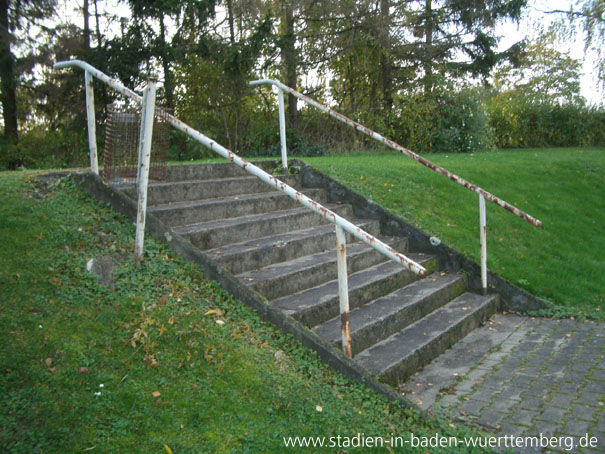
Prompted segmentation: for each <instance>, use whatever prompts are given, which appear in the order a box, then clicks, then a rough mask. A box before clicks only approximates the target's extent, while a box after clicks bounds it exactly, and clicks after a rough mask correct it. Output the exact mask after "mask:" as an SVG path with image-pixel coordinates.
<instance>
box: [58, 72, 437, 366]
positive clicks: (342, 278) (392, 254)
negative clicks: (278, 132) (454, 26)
mask: <svg viewBox="0 0 605 454" xmlns="http://www.w3.org/2000/svg"><path fill="white" fill-rule="evenodd" d="M54 67H55V68H56V69H63V68H68V67H78V68H81V69H83V70H84V71H87V72H88V73H90V74H91V75H93V76H94V77H96V78H97V79H99V80H101V81H102V82H104V83H106V84H107V85H109V86H110V87H112V88H114V89H115V90H117V91H118V92H120V93H122V94H123V95H125V96H127V97H129V98H130V99H132V100H134V101H136V102H137V103H139V104H141V103H142V97H141V96H140V95H138V94H136V93H135V92H133V91H132V90H129V89H128V88H126V87H124V86H123V85H122V84H120V83H119V82H118V81H117V80H115V79H112V78H110V77H109V76H107V75H106V74H104V73H102V72H101V71H99V70H98V69H96V68H94V67H93V66H91V65H89V64H88V63H86V62H83V61H81V60H70V61H63V62H58V63H55V65H54ZM167 120H168V123H170V124H171V125H172V126H173V127H175V128H176V129H178V130H179V131H182V132H183V133H185V134H187V135H188V136H190V137H192V138H193V139H195V140H197V141H198V142H200V143H202V144H203V145H205V146H206V147H208V148H210V149H211V150H212V151H214V152H215V153H217V154H218V155H220V156H222V157H224V158H227V159H229V160H230V161H231V162H233V163H234V164H235V165H237V166H239V167H241V168H242V169H244V170H245V171H246V172H248V173H250V174H252V175H254V176H256V177H258V178H260V179H261V180H262V181H264V182H265V183H267V184H269V185H271V186H273V187H274V188H276V189H277V190H279V191H281V192H283V193H285V194H286V195H288V196H289V197H290V198H292V199H294V200H296V201H298V202H299V203H300V204H302V205H304V206H305V207H307V208H309V209H311V210H312V211H314V212H315V213H317V214H319V215H320V216H322V217H323V218H324V219H327V220H328V221H329V222H331V223H332V224H335V225H336V232H337V245H338V247H339V253H340V251H341V250H343V251H346V248H342V246H343V245H344V238H345V235H344V232H347V233H349V234H351V235H353V236H354V237H355V238H357V239H358V240H360V241H362V242H364V243H365V244H367V245H369V246H370V247H372V248H374V249H375V250H377V251H378V252H380V253H381V254H383V255H384V256H386V257H387V258H389V259H390V260H392V261H394V262H396V263H398V264H400V265H402V266H404V267H405V268H407V269H408V270H409V271H411V272H413V273H415V274H417V275H420V276H424V275H426V273H427V270H426V269H425V268H424V267H423V266H422V265H420V264H418V263H416V262H415V261H414V260H412V259H410V258H409V257H406V256H405V255H403V254H401V253H399V252H397V251H396V250H395V249H393V248H392V247H390V246H389V245H387V244H385V243H383V242H382V241H380V240H379V239H378V238H376V237H374V236H373V235H371V234H369V233H368V232H366V231H365V230H363V229H361V228H359V227H357V226H356V225H355V224H353V223H351V222H349V221H347V220H346V219H344V218H342V217H341V216H339V215H338V214H336V213H334V212H333V211H331V210H329V209H328V208H326V207H324V206H323V205H321V204H320V203H318V202H316V201H314V200H313V199H311V198H309V197H307V196H306V195H304V194H303V193H301V192H300V191H297V190H296V189H294V188H292V187H290V186H288V185H287V184H286V183H284V182H283V181H280V180H279V179H277V178H276V177H274V176H273V175H270V174H269V173H267V172H265V171H264V170H262V169H261V168H259V167H257V166H255V165H254V164H252V163H250V162H248V161H246V160H244V159H242V158H241V157H239V156H238V155H236V154H235V153H233V152H232V151H231V150H229V149H227V148H225V147H223V146H222V145H220V144H218V143H217V142H215V141H214V140H212V139H210V138H208V137H206V136H205V135H204V134H202V133H201V132H199V131H196V130H195V129H193V128H192V127H191V126H189V125H187V124H185V123H184V122H182V121H181V120H179V119H178V118H176V117H174V116H172V115H168V114H167ZM284 145H285V143H284ZM343 263H344V265H343ZM338 267H339V273H338V274H339V294H340V296H341V308H342V307H346V313H345V314H341V317H342V319H343V324H342V329H343V340H345V339H347V340H348V345H346V342H343V349H344V351H345V353H346V354H347V356H349V357H350V356H351V345H350V339H351V336H350V332H349V331H348V330H349V324H348V315H349V314H348V293H347V295H346V302H345V301H343V294H344V293H345V292H346V289H347V283H346V279H347V273H346V259H345V260H342V259H341V258H339V259H338ZM343 267H344V271H343ZM345 319H346V320H347V323H346V325H345V323H344V320H345ZM345 329H346V330H347V332H346V333H345Z"/></svg>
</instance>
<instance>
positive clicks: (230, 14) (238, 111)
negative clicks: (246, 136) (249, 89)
mask: <svg viewBox="0 0 605 454" xmlns="http://www.w3.org/2000/svg"><path fill="white" fill-rule="evenodd" d="M227 19H228V21H229V44H230V45H231V49H232V51H233V52H237V49H236V42H235V17H234V13H233V0H227ZM235 69H236V71H237V73H236V74H233V76H234V77H233V84H234V95H235V121H234V125H235V132H234V143H233V147H234V149H235V150H237V149H238V148H239V133H240V122H241V117H242V108H241V99H242V90H241V85H240V84H241V72H240V68H239V60H238V61H237V64H236V65H235Z"/></svg>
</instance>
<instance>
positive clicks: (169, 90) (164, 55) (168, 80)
mask: <svg viewBox="0 0 605 454" xmlns="http://www.w3.org/2000/svg"><path fill="white" fill-rule="evenodd" d="M160 45H161V46H162V49H161V51H160V55H161V60H162V69H163V70H164V91H165V92H166V107H167V108H168V109H172V108H173V107H174V97H173V96H174V81H173V77H172V70H171V69H170V60H169V58H168V46H167V44H166V27H165V25H164V15H163V14H162V15H161V16H160Z"/></svg>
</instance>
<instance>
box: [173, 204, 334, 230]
mask: <svg viewBox="0 0 605 454" xmlns="http://www.w3.org/2000/svg"><path fill="white" fill-rule="evenodd" d="M343 206H345V205H328V206H327V208H328V209H330V210H334V209H338V208H339V207H343ZM304 213H314V214H316V213H315V212H313V211H311V210H309V209H308V208H306V207H301V208H294V209H291V210H280V211H273V212H271V213H270V215H271V217H272V218H278V217H290V216H296V215H298V214H304ZM267 215H268V213H259V214H250V215H246V216H239V217H236V218H227V219H216V220H212V221H204V222H196V223H195V224H188V225H183V226H179V227H174V228H173V230H174V231H175V232H177V233H179V234H181V235H188V234H192V233H196V232H200V231H204V230H213V229H220V228H224V227H233V226H237V225H243V224H248V223H251V222H255V221H260V220H264V219H266V218H267ZM318 216H319V215H318Z"/></svg>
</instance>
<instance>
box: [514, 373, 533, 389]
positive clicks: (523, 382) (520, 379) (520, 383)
mask: <svg viewBox="0 0 605 454" xmlns="http://www.w3.org/2000/svg"><path fill="white" fill-rule="evenodd" d="M533 380H534V377H531V376H529V375H525V374H521V373H517V374H515V375H514V376H513V378H512V379H511V381H510V386H512V387H515V388H529V387H530V386H531V382H532V381H533Z"/></svg>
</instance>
